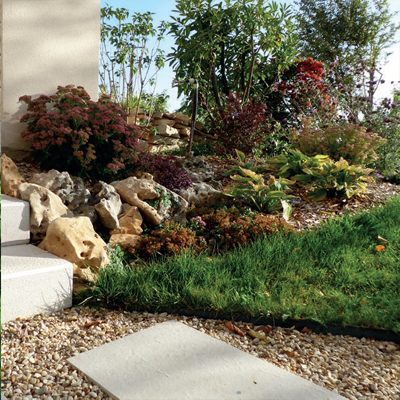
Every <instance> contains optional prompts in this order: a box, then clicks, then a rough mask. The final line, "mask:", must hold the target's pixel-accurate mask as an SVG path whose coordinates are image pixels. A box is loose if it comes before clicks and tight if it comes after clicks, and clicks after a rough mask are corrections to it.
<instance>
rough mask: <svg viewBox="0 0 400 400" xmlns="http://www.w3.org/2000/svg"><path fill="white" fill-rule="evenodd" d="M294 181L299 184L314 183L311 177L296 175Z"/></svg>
mask: <svg viewBox="0 0 400 400" xmlns="http://www.w3.org/2000/svg"><path fill="white" fill-rule="evenodd" d="M292 179H294V180H295V181H298V182H311V181H312V176H311V175H304V174H300V175H295V176H294V177H293V178H292Z"/></svg>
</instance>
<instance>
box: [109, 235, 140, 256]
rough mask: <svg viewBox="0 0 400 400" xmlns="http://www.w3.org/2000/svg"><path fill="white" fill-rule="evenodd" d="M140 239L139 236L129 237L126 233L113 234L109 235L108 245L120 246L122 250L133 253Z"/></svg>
mask: <svg viewBox="0 0 400 400" xmlns="http://www.w3.org/2000/svg"><path fill="white" fill-rule="evenodd" d="M140 241H141V237H140V236H139V235H130V234H126V233H115V234H113V235H111V237H110V240H109V243H110V244H111V245H116V244H118V245H120V246H121V249H122V250H126V251H128V252H130V253H133V252H134V251H135V249H137V248H138V246H139V245H140Z"/></svg>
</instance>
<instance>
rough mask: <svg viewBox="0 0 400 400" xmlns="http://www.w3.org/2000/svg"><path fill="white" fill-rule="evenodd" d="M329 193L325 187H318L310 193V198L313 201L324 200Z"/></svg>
mask: <svg viewBox="0 0 400 400" xmlns="http://www.w3.org/2000/svg"><path fill="white" fill-rule="evenodd" d="M326 195H327V190H326V189H324V188H316V189H314V190H312V191H311V192H309V193H308V198H309V199H310V200H312V201H320V200H323V199H324V198H325V197H326Z"/></svg>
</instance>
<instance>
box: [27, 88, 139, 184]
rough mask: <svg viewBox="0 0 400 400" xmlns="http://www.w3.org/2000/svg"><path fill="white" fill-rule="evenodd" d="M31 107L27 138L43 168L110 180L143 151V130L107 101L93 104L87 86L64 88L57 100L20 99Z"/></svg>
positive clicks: (53, 98) (29, 109)
mask: <svg viewBox="0 0 400 400" xmlns="http://www.w3.org/2000/svg"><path fill="white" fill-rule="evenodd" d="M19 100H20V101H24V102H25V103H26V104H28V108H27V110H28V113H26V114H25V115H23V116H22V118H21V120H20V121H21V122H25V123H27V124H28V126H27V129H26V130H24V131H23V132H22V134H21V135H22V138H23V139H24V140H25V141H29V142H31V144H32V147H33V149H34V156H35V159H36V161H37V162H39V163H40V164H41V166H42V168H47V169H48V168H54V167H55V166H56V167H57V168H58V169H61V170H63V171H68V172H70V173H71V174H74V175H78V176H86V177H88V178H92V179H95V178H99V179H104V180H107V179H109V178H112V177H113V176H114V175H115V174H116V171H118V170H121V169H123V168H124V167H125V163H126V162H134V161H135V160H136V154H137V152H138V150H139V147H138V138H139V137H140V133H139V131H138V128H137V127H135V126H130V125H128V124H127V122H126V114H125V113H124V111H123V110H122V109H121V108H120V107H119V106H118V105H116V104H115V103H113V102H112V101H111V100H110V97H109V96H107V95H102V96H101V98H100V99H99V100H98V101H92V100H91V99H90V96H89V95H88V93H87V92H86V90H85V89H84V88H83V87H82V86H77V87H75V86H74V85H68V86H65V87H62V86H58V88H57V92H56V94H55V95H52V96H45V95H41V96H39V97H38V98H36V99H34V100H32V98H31V96H22V97H20V99H19Z"/></svg>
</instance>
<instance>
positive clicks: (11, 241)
mask: <svg viewBox="0 0 400 400" xmlns="http://www.w3.org/2000/svg"><path fill="white" fill-rule="evenodd" d="M29 237H30V231H29V203H28V202H26V201H22V200H19V199H15V198H14V197H10V196H6V195H4V194H3V195H1V246H2V247H3V246H14V245H18V244H25V243H29Z"/></svg>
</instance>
